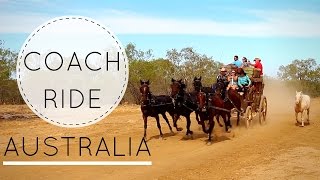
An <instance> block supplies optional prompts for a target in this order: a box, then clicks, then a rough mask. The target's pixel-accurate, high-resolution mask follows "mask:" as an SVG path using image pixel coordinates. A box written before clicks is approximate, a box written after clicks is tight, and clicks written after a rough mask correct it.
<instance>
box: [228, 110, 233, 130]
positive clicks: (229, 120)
mask: <svg viewBox="0 0 320 180" xmlns="http://www.w3.org/2000/svg"><path fill="white" fill-rule="evenodd" d="M227 116H228V124H229V127H230V128H232V125H231V113H228V114H227Z"/></svg>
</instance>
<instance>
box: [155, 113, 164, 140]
mask: <svg viewBox="0 0 320 180" xmlns="http://www.w3.org/2000/svg"><path fill="white" fill-rule="evenodd" d="M156 121H157V126H158V129H159V131H160V137H159V139H162V138H163V134H162V131H161V125H160V119H159V115H157V116H156Z"/></svg>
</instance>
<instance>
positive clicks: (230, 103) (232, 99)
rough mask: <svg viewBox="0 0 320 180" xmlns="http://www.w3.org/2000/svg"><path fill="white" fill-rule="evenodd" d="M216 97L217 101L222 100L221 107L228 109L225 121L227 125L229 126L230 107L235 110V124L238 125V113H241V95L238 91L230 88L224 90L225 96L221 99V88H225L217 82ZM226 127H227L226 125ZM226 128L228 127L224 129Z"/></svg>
mask: <svg viewBox="0 0 320 180" xmlns="http://www.w3.org/2000/svg"><path fill="white" fill-rule="evenodd" d="M215 86H216V93H215V95H216V99H217V101H219V102H223V107H224V109H226V110H228V111H226V112H227V114H226V115H227V118H228V120H227V123H228V125H229V127H230V128H231V127H232V125H231V120H230V118H231V110H232V109H234V108H235V109H236V111H237V126H238V125H239V121H240V113H241V96H240V95H239V93H238V91H236V90H234V89H232V88H230V89H229V90H228V91H227V92H226V97H225V98H224V99H222V97H223V96H222V92H223V91H222V89H223V88H226V87H225V86H224V85H223V84H221V83H217V84H216V85H215ZM226 128H227V127H226ZM226 130H228V129H226Z"/></svg>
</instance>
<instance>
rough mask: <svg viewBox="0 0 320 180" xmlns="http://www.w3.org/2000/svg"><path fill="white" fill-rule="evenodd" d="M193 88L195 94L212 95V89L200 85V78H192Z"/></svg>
mask: <svg viewBox="0 0 320 180" xmlns="http://www.w3.org/2000/svg"><path fill="white" fill-rule="evenodd" d="M193 87H194V90H195V91H196V92H200V91H202V92H204V93H206V94H210V93H214V90H213V89H212V87H204V86H202V83H201V76H200V77H199V78H198V77H194V79H193Z"/></svg>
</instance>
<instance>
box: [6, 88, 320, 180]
mask: <svg viewBox="0 0 320 180" xmlns="http://www.w3.org/2000/svg"><path fill="white" fill-rule="evenodd" d="M293 94H294V90H288V89H286V88H285V87H283V86H282V85H280V84H276V85H274V84H273V85H272V86H271V85H270V84H267V86H266V88H265V95H266V96H267V98H268V103H269V104H268V108H269V109H268V121H267V124H266V125H263V126H260V125H259V123H258V119H257V118H255V119H254V120H255V123H254V125H253V127H252V128H250V129H245V127H244V122H242V124H241V125H240V127H236V126H235V123H234V121H233V124H234V127H233V130H232V133H230V134H227V133H224V132H223V128H220V127H217V126H216V127H215V129H214V131H215V133H214V143H213V144H212V145H211V146H207V145H206V144H205V140H206V135H204V134H203V133H202V131H200V130H199V129H198V126H197V125H196V122H195V119H194V117H193V121H192V130H193V131H194V133H195V134H194V139H193V140H185V139H184V138H183V137H184V134H185V128H184V131H182V132H179V133H176V134H175V135H171V134H170V133H169V129H168V127H167V125H166V124H165V123H164V121H163V120H162V129H163V132H164V133H166V134H165V136H166V137H165V139H164V140H159V139H157V138H158V136H157V135H158V129H157V127H156V122H155V120H153V119H150V120H149V124H148V138H150V140H149V141H148V143H147V144H148V146H149V149H150V151H151V157H150V156H148V154H147V153H145V152H142V153H141V154H140V155H139V156H138V157H136V156H131V157H130V156H125V157H113V156H111V157H109V156H107V155H103V154H102V155H100V154H99V156H98V157H95V156H92V157H90V156H88V153H87V152H85V153H84V154H85V156H82V157H79V153H78V146H79V144H78V143H77V141H76V140H75V141H74V142H72V143H71V145H70V152H71V153H70V156H69V157H66V150H65V149H66V143H65V141H57V142H56V143H55V145H56V146H57V147H58V148H59V154H58V155H57V156H54V157H46V156H44V155H43V151H44V150H46V149H45V146H44V145H43V143H40V145H39V153H37V155H35V156H34V157H27V156H25V155H23V153H22V142H21V141H22V137H23V136H24V137H25V138H26V139H28V141H27V145H26V148H28V150H29V151H32V149H34V148H35V137H39V139H40V141H43V139H44V138H46V137H48V136H54V137H56V138H59V137H61V136H75V137H80V136H86V137H89V138H90V139H91V141H92V143H93V145H95V148H96V147H97V144H98V143H99V142H100V139H101V137H105V138H106V139H108V140H107V145H108V147H109V148H110V147H112V146H113V144H112V143H113V137H117V146H118V147H117V148H118V149H119V151H122V152H123V153H126V152H127V151H128V150H127V149H128V138H129V137H131V138H132V144H133V145H132V146H133V152H136V149H137V148H138V146H139V143H140V140H141V137H142V134H143V122H142V119H141V114H140V111H139V106H122V107H119V108H117V109H116V111H115V112H113V113H112V114H111V115H110V116H109V117H107V118H106V119H105V120H103V121H100V122H99V123H98V124H96V125H92V126H90V127H85V128H80V129H64V128H58V127H55V126H53V125H50V124H47V123H45V122H44V121H42V120H40V119H32V120H0V127H1V131H0V158H1V161H3V160H151V161H152V162H153V165H152V166H144V167H129V166H122V167H108V166H105V167H97V166H95V167H75V166H63V167H48V166H43V167H24V166H21V167H13V166H10V167H9V166H0V179H58V178H60V179H319V178H320V111H319V110H320V99H312V105H311V115H310V116H311V117H310V119H311V124H310V125H308V126H306V127H304V128H301V127H298V126H296V125H295V120H294V112H293V98H294V95H293ZM10 111H12V112H14V111H19V112H20V113H21V112H24V111H25V113H29V111H28V110H27V109H26V107H25V106H22V107H21V106H2V107H1V106H0V113H6V112H10ZM178 123H179V124H180V125H181V126H183V127H185V120H181V121H179V122H178ZM10 137H13V138H14V140H15V142H16V145H17V148H18V151H19V153H20V156H19V157H16V156H15V153H12V152H10V154H9V155H7V156H6V157H4V156H3V155H4V151H5V148H6V146H7V144H8V141H9V139H10ZM110 149H111V150H110V151H113V148H110ZM48 151H49V150H48ZM93 154H94V153H93Z"/></svg>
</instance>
